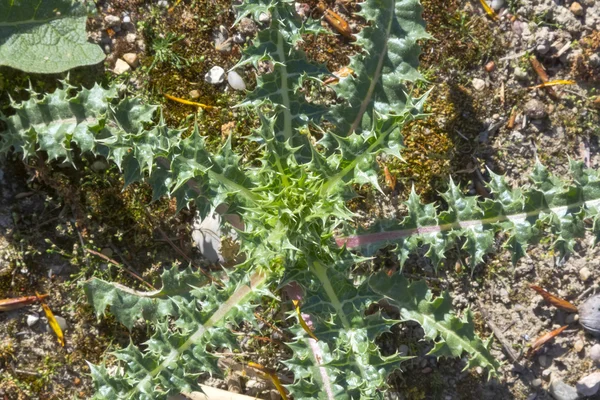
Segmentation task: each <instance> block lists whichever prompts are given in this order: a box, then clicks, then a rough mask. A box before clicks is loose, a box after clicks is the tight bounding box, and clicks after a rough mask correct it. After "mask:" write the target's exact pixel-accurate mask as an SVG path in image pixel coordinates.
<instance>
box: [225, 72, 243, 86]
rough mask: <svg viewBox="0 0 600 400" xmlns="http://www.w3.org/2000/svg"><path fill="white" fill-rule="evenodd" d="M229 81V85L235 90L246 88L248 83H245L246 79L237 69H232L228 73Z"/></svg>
mask: <svg viewBox="0 0 600 400" xmlns="http://www.w3.org/2000/svg"><path fill="white" fill-rule="evenodd" d="M227 82H229V86H231V87H232V88H233V89H235V90H246V84H245V83H244V80H243V79H242V77H241V76H240V74H238V73H237V72H235V71H230V72H229V73H228V74H227Z"/></svg>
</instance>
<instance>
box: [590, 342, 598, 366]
mask: <svg viewBox="0 0 600 400" xmlns="http://www.w3.org/2000/svg"><path fill="white" fill-rule="evenodd" d="M589 356H590V359H591V360H592V361H593V362H594V363H595V364H597V365H598V364H600V344H598V343H596V344H595V345H593V346H592V348H591V349H590V354H589Z"/></svg>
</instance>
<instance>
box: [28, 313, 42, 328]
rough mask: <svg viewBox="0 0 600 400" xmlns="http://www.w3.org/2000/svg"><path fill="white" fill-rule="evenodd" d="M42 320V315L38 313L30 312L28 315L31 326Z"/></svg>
mask: <svg viewBox="0 0 600 400" xmlns="http://www.w3.org/2000/svg"><path fill="white" fill-rule="evenodd" d="M39 320H40V317H39V316H38V315H37V314H29V315H28V316H27V326H29V327H31V326H34V325H35V324H37V322H38V321H39Z"/></svg>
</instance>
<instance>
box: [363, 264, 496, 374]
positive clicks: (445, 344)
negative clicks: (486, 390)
mask: <svg viewBox="0 0 600 400" xmlns="http://www.w3.org/2000/svg"><path fill="white" fill-rule="evenodd" d="M369 287H370V288H371V289H372V290H373V291H374V292H375V293H378V294H380V295H382V296H383V299H384V300H386V302H387V303H388V304H390V305H392V306H394V307H396V308H397V309H398V311H399V312H400V318H401V319H402V320H403V321H415V322H418V323H419V324H420V325H421V327H423V331H424V332H425V337H426V338H428V339H429V340H432V341H434V342H435V346H434V348H433V349H432V350H431V352H430V353H429V354H430V355H433V356H437V357H443V356H446V357H460V356H461V355H462V353H463V352H466V353H467V354H468V355H469V362H468V363H467V366H466V367H465V368H472V367H483V368H485V369H487V370H488V374H490V376H491V375H493V374H496V370H497V368H498V367H499V366H500V363H498V361H496V360H495V359H494V357H493V356H492V355H491V354H490V346H491V337H490V340H488V341H486V342H483V341H482V340H481V339H480V338H479V337H478V336H477V335H476V334H475V326H474V324H473V316H472V314H471V311H470V310H468V311H467V312H466V313H465V315H464V317H463V318H462V319H460V318H458V317H457V316H455V315H454V314H453V313H452V312H451V310H452V300H451V299H450V297H449V295H448V293H444V294H443V295H442V296H440V297H437V298H435V299H434V298H433V296H432V294H431V291H430V290H429V288H428V287H427V285H426V284H425V282H423V281H419V282H414V283H412V284H411V283H409V282H408V280H407V279H406V278H404V277H403V276H402V275H399V274H394V275H393V276H392V277H389V276H387V275H386V274H383V273H379V274H377V275H375V276H372V277H371V278H370V279H369Z"/></svg>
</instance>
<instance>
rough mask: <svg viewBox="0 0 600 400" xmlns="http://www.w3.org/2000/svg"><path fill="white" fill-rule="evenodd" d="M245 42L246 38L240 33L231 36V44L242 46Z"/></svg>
mask: <svg viewBox="0 0 600 400" xmlns="http://www.w3.org/2000/svg"><path fill="white" fill-rule="evenodd" d="M245 41H246V38H245V37H244V35H242V34H241V33H236V34H234V35H233V42H234V43H237V44H242V43H244V42H245Z"/></svg>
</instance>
